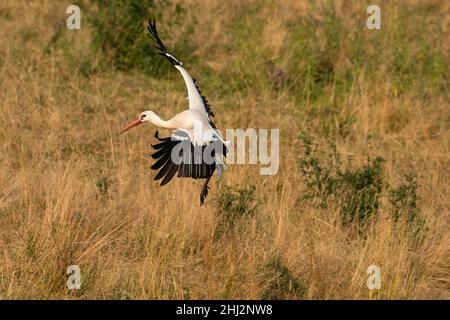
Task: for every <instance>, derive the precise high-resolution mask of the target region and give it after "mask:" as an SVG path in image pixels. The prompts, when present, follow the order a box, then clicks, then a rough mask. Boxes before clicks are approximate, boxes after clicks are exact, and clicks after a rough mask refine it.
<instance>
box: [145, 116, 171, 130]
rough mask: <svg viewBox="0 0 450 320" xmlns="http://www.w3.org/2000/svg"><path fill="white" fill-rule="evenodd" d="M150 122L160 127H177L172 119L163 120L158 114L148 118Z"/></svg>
mask: <svg viewBox="0 0 450 320" xmlns="http://www.w3.org/2000/svg"><path fill="white" fill-rule="evenodd" d="M148 122H150V123H152V124H154V125H155V126H157V127H160V128H166V129H175V127H174V126H173V124H172V121H171V120H167V121H166V120H163V119H161V118H160V117H159V116H158V115H157V114H154V116H152V117H151V118H150V119H148Z"/></svg>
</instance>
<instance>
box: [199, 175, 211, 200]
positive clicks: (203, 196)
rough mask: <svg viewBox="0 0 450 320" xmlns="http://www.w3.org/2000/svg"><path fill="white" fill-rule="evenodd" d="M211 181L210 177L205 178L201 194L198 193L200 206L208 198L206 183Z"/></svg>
mask: <svg viewBox="0 0 450 320" xmlns="http://www.w3.org/2000/svg"><path fill="white" fill-rule="evenodd" d="M210 179H211V176H209V177H208V178H206V180H205V183H204V184H203V188H202V192H201V193H200V206H202V205H203V204H204V203H205V199H206V197H207V196H208V189H209V187H208V182H209V180H210Z"/></svg>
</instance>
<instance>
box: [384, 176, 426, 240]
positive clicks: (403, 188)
mask: <svg viewBox="0 0 450 320" xmlns="http://www.w3.org/2000/svg"><path fill="white" fill-rule="evenodd" d="M417 189H418V185H417V180H416V177H415V176H414V175H411V174H409V175H406V176H405V182H404V183H402V184H401V185H399V186H398V187H396V188H391V189H390V190H389V202H390V203H391V206H392V220H393V222H394V228H395V227H396V226H397V225H398V222H399V221H400V220H402V219H404V221H405V222H406V226H407V230H406V231H408V232H409V234H410V235H411V241H412V244H420V243H421V240H422V239H423V235H424V233H422V232H421V231H427V226H426V221H425V219H424V218H423V217H421V215H420V212H419V209H418V206H417V203H418V196H417Z"/></svg>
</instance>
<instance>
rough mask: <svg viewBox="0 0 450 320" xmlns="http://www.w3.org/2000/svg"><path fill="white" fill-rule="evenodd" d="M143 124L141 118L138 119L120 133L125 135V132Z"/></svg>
mask: <svg viewBox="0 0 450 320" xmlns="http://www.w3.org/2000/svg"><path fill="white" fill-rule="evenodd" d="M140 124H142V121H141V118H137V119H136V120H133V121H131V122H130V123H129V124H128V125H127V126H126V127H125V128H123V130H122V131H121V132H120V133H124V132H125V131H128V130H130V129H131V128H133V127H136V126H138V125H140Z"/></svg>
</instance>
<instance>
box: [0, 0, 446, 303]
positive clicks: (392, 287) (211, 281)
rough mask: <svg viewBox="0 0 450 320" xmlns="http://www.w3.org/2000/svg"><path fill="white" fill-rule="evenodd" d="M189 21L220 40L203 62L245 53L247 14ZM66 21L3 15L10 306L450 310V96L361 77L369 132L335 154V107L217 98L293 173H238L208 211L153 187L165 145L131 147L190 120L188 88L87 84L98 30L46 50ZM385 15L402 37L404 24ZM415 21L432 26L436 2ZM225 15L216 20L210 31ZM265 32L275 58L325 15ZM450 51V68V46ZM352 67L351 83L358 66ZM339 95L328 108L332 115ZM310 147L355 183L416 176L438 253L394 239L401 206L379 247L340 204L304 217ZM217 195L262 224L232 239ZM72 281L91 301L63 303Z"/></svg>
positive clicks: (116, 75) (181, 184)
mask: <svg viewBox="0 0 450 320" xmlns="http://www.w3.org/2000/svg"><path fill="white" fill-rule="evenodd" d="M189 3H190V5H192V6H205V7H206V9H205V10H201V11H199V12H198V13H197V14H198V15H200V19H199V20H200V21H202V24H203V25H204V26H205V28H202V26H201V25H200V26H198V27H197V29H196V33H195V34H194V35H193V41H195V43H196V44H197V45H198V48H199V49H198V50H197V51H196V52H195V53H193V54H195V55H198V56H201V55H202V54H205V52H208V49H210V48H211V47H213V46H214V45H215V44H216V43H221V42H223V43H227V41H231V40H230V39H229V34H227V32H225V30H226V27H227V23H228V21H229V20H230V19H231V18H233V17H234V15H235V14H236V12H237V9H236V8H237V7H239V5H237V4H234V3H225V2H222V3H220V4H219V3H218V2H215V1H206V0H205V1H200V2H193V3H191V2H189ZM68 4H69V2H67V3H65V2H59V1H36V2H29V1H24V0H16V1H6V2H2V4H1V5H0V22H1V24H2V28H0V69H1V71H0V74H1V77H0V92H1V99H0V108H1V117H0V123H1V127H2V128H3V130H2V132H1V133H0V147H1V154H2V156H1V157H0V165H1V168H2V170H1V171H0V177H1V179H0V187H1V191H0V248H1V250H0V255H1V256H0V298H3V299H23V298H33V299H53V298H57V299H73V298H76V299H78V298H81V299H89V298H94V299H107V298H125V299H126V298H137V299H155V298H156V299H183V298H189V299H197V298H203V299H213V298H229V299H238V298H245V299H257V298H261V297H264V296H266V295H267V294H268V293H270V292H271V290H275V289H273V288H274V286H275V287H276V288H278V289H279V291H280V292H279V294H278V295H277V297H278V298H303V299H343V298H348V299H362V298H371V299H372V298H373V299H421V298H425V299H429V298H447V299H448V298H450V295H449V289H450V282H449V277H450V252H449V248H450V234H449V232H448V230H449V218H450V214H449V213H450V212H449V210H450V206H449V199H450V187H449V186H450V181H449V177H450V175H449V150H448V147H449V143H450V141H449V116H450V115H449V100H448V96H445V95H440V94H433V93H431V94H429V95H427V96H424V97H417V96H415V95H414V92H405V93H404V94H401V95H400V94H395V92H394V91H395V89H394V86H393V82H394V79H391V78H389V77H388V76H387V75H386V76H385V77H383V66H380V71H378V73H377V76H378V79H379V81H378V82H377V85H376V86H373V85H372V84H369V83H367V82H366V81H365V77H364V76H363V75H364V74H362V75H361V77H359V78H358V79H356V80H355V81H354V84H353V85H352V89H351V91H350V92H349V93H348V95H347V98H346V100H345V103H343V104H342V105H341V106H340V108H341V110H340V111H339V112H338V113H337V115H338V116H339V115H346V114H350V115H351V116H352V117H354V121H353V122H352V123H351V124H350V125H349V127H348V128H347V130H348V132H349V134H346V135H338V134H334V135H332V136H331V137H330V136H321V134H320V130H316V129H318V128H322V126H323V123H322V122H323V119H324V118H325V117H327V109H326V105H325V103H324V104H323V105H322V106H320V105H319V106H315V107H317V109H318V111H317V110H316V111H314V112H310V109H312V103H310V102H308V101H307V102H305V108H303V109H299V108H297V107H296V105H295V102H293V100H292V99H290V93H289V91H285V92H284V91H282V92H279V93H278V94H274V93H273V92H272V93H271V92H266V91H258V90H253V91H252V90H250V91H249V92H246V93H243V94H241V95H238V96H234V97H232V98H226V97H225V98H221V97H219V96H215V95H214V93H213V92H205V93H206V94H207V95H208V97H209V100H210V101H211V102H212V105H213V108H214V110H215V112H216V117H217V119H218V125H219V126H220V127H221V128H246V127H254V128H280V129H281V133H280V137H281V141H280V143H281V146H280V151H281V165H280V171H279V173H278V174H277V175H275V176H266V177H265V176H260V175H259V173H258V170H259V168H258V167H257V166H251V165H240V166H231V168H230V171H229V172H228V173H227V174H226V175H225V176H224V177H223V178H222V179H220V181H219V180H218V179H216V180H214V181H213V183H212V184H211V186H212V190H211V193H210V196H209V198H208V199H207V202H206V206H205V207H199V206H198V194H199V188H200V183H199V182H195V181H188V180H176V181H172V182H171V183H170V184H169V185H167V186H166V187H164V188H160V187H159V185H158V184H157V183H155V182H154V181H152V178H153V172H151V171H150V169H149V166H150V165H149V160H148V159H147V158H146V157H145V156H146V155H147V154H148V151H149V150H148V147H149V145H150V143H152V142H154V140H153V137H152V136H153V133H154V128H151V127H140V128H138V129H135V130H133V131H130V132H129V134H127V135H123V136H119V135H118V132H119V130H120V129H121V128H122V126H123V125H124V124H125V123H126V122H127V121H128V120H131V119H132V118H134V117H135V116H136V115H137V114H138V113H139V112H140V111H142V110H146V109H152V110H154V111H156V112H157V113H159V114H161V116H162V117H163V118H169V117H170V116H171V115H173V114H175V113H176V112H179V111H180V110H182V109H183V108H184V107H185V100H184V96H183V94H184V92H183V91H181V90H178V89H179V88H181V84H180V83H177V84H174V82H177V81H178V82H180V81H181V79H180V78H177V77H175V76H174V77H173V78H170V79H162V80H156V79H152V78H150V77H147V76H144V75H141V74H139V73H128V74H127V73H121V72H116V71H112V70H110V71H102V72H100V73H97V74H94V75H92V76H90V77H84V76H82V75H80V73H78V72H77V67H76V66H77V65H76V64H74V63H73V61H70V59H69V58H70V57H73V56H75V57H76V56H77V55H82V54H83V52H84V51H85V50H88V46H87V44H88V42H89V26H87V25H86V27H84V26H83V25H82V30H80V31H73V32H66V34H65V37H66V41H68V42H69V43H71V46H69V47H68V48H69V49H67V48H66V49H65V50H63V49H58V48H50V50H47V51H46V50H44V49H45V47H46V45H47V44H48V43H49V41H50V39H51V37H52V35H53V34H54V32H55V31H54V30H55V28H54V26H55V25H57V24H58V23H59V21H60V20H61V19H62V18H64V14H65V8H66V7H67V5H68ZM383 5H384V6H385V7H384V8H385V9H382V10H385V11H383V12H385V13H386V14H384V13H383V17H386V21H389V17H390V15H394V13H392V12H393V11H392V10H391V11H389V8H394V7H395V6H392V7H391V6H390V2H388V1H386V2H383ZM407 5H408V6H417V8H418V9H420V8H421V6H424V2H421V1H409V2H407ZM433 5H435V6H440V8H441V9H442V12H443V13H442V17H440V19H441V20H440V22H438V23H440V24H441V26H442V28H444V29H445V28H447V29H445V30H447V34H448V21H449V19H448V18H449V16H448V5H445V4H444V2H442V3H441V2H433ZM334 6H335V8H336V10H337V12H338V13H340V14H342V15H345V14H347V13H348V12H352V13H354V12H361V14H362V15H363V16H365V5H364V3H362V2H360V1H355V2H354V3H353V4H349V3H348V2H347V1H338V2H336V3H335V4H334ZM272 9H273V7H272ZM219 10H220V12H221V14H220V15H219V16H217V15H213V14H212V12H215V11H216V12H218V11H219ZM446 10H447V11H446ZM445 12H446V13H445ZM260 14H262V15H263V16H262V17H263V18H264V17H269V16H272V18H271V19H269V21H268V23H267V25H266V26H265V28H267V30H268V31H267V32H266V33H264V37H263V40H262V44H263V46H264V48H265V49H264V50H268V51H269V52H271V53H273V56H274V57H277V55H278V54H280V51H281V50H282V47H283V44H284V43H285V42H286V41H287V40H286V39H288V38H287V35H288V33H289V30H288V29H287V27H286V24H284V23H281V22H280V21H294V20H295V18H296V17H297V16H298V15H315V14H317V13H316V11H314V10H313V9H311V7H310V6H308V4H307V3H306V2H303V1H292V2H290V1H286V2H285V3H283V2H281V3H279V4H277V5H275V9H273V10H269V9H264V10H262V13H260ZM344 21H345V23H346V24H349V25H353V24H355V28H356V27H358V26H357V25H356V22H353V21H352V20H350V19H349V20H345V19H344ZM383 21H384V20H383ZM82 23H84V21H82ZM388 25H389V24H388V22H387V26H388ZM359 27H361V26H359ZM209 28H211V29H209ZM361 28H362V27H361ZM269 34H270V35H271V36H269ZM440 45H441V48H442V52H443V53H444V54H445V55H446V57H447V58H448V52H449V51H448V39H441V44H440ZM445 49H447V51H446V52H445ZM67 50H69V51H71V52H67ZM345 50H346V48H345V47H343V48H342V55H340V56H339V59H338V61H337V62H336V64H337V65H339V64H345V63H347V60H346V55H345V52H346V51H345ZM68 57H69V58H68ZM284 57H285V58H286V56H284ZM228 59H231V58H230V56H229V55H226V54H223V55H221V54H215V55H213V56H212V57H211V58H209V59H207V61H206V62H205V63H206V64H208V65H209V66H210V67H211V68H213V69H217V70H222V69H223V66H224V65H225V64H226V62H227V60H228ZM448 62H449V61H448V60H447V65H448ZM283 63H285V65H287V62H286V61H284V62H281V64H282V65H283ZM251 67H252V66H251V65H250V66H249V68H251ZM198 71H199V70H198V69H197V70H195V69H194V70H193V73H195V72H197V73H199V72H198ZM363 72H364V71H362V73H363ZM196 75H197V76H198V77H199V78H200V80H201V74H196ZM235 81H239V79H235ZM223 86H227V83H223ZM333 90H334V89H333V87H330V88H329V89H328V91H326V94H327V95H328V96H327V98H326V99H329V101H332V100H333V94H334V91H333ZM393 92H394V93H393ZM447 93H448V91H447ZM326 99H325V100H326ZM231 104H232V105H231ZM230 110H232V112H230ZM327 119H328V118H327ZM336 121H337V120H336ZM331 123H333V122H331ZM331 126H332V124H331ZM300 130H306V131H310V132H311V135H313V136H314V137H315V138H316V139H318V140H319V141H322V142H324V141H325V140H326V139H328V138H332V139H333V141H334V142H335V143H336V145H337V149H338V151H339V152H340V153H342V154H343V155H352V156H353V158H354V165H355V166H358V165H360V164H361V163H363V162H364V161H365V159H366V157H367V155H370V156H373V157H375V156H377V155H382V156H383V157H384V158H385V159H386V163H385V165H384V179H385V181H386V182H387V183H389V184H390V185H399V184H401V183H402V181H403V180H402V176H403V175H404V174H407V173H409V172H414V173H416V174H417V175H418V183H419V185H420V188H419V191H418V192H419V198H420V201H419V203H418V206H419V211H420V214H421V216H422V217H424V219H425V220H426V222H427V226H428V229H427V230H422V231H421V232H422V233H423V236H424V240H423V242H422V243H421V244H420V245H415V246H410V245H409V242H408V237H409V235H408V231H407V229H406V227H405V231H403V232H398V233H394V232H393V221H392V218H391V215H390V206H389V203H388V200H387V196H386V194H384V195H383V197H382V199H381V208H380V209H379V210H378V212H377V217H376V219H373V220H371V222H370V226H369V228H368V230H367V232H366V234H365V235H364V236H355V235H353V234H351V232H350V231H349V230H347V229H346V228H345V227H343V226H342V224H340V223H339V216H340V206H339V203H338V202H331V203H330V205H329V206H328V207H327V208H326V209H323V208H320V207H318V206H316V205H315V204H314V203H311V202H308V201H305V200H303V197H302V196H303V193H304V191H305V187H306V186H305V184H304V180H303V178H302V176H301V175H300V173H299V168H298V152H299V147H298V141H297V137H298V132H299V131H300ZM164 133H167V132H164ZM102 184H107V185H108V189H107V190H105V188H104V187H102ZM219 185H229V186H235V187H237V188H241V187H245V186H248V185H255V186H256V197H257V211H256V213H255V214H254V215H251V216H249V217H247V218H244V219H241V220H239V221H238V223H239V226H238V227H235V228H230V229H229V230H226V232H224V233H223V234H222V235H220V236H217V235H216V232H215V230H216V228H217V225H218V223H219V221H218V204H217V198H218V192H219V191H218V190H219ZM405 224H406V222H405ZM399 229H400V230H401V229H402V226H400V227H399ZM274 261H276V263H274ZM72 264H75V265H79V266H80V268H81V273H82V281H83V283H82V287H81V289H80V290H72V291H70V290H67V289H66V279H67V275H66V269H67V267H68V266H69V265H72ZM371 264H376V265H379V266H380V267H381V271H382V288H381V290H378V291H377V290H375V291H370V290H368V289H367V287H366V280H367V277H368V275H367V274H366V269H367V267H368V266H369V265H371ZM286 270H287V271H286ZM283 271H285V272H284V273H283ZM286 273H287V274H288V275H286ZM293 279H294V280H293ZM282 281H286V282H287V284H284V285H283V284H280V283H281V282H282ZM293 283H295V284H296V286H297V288H296V289H295V288H293V287H292V286H293V285H294V284H293Z"/></svg>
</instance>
